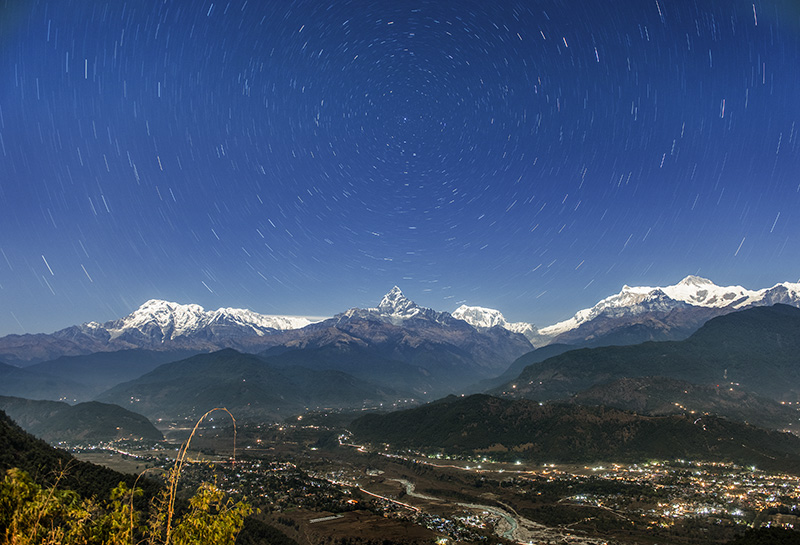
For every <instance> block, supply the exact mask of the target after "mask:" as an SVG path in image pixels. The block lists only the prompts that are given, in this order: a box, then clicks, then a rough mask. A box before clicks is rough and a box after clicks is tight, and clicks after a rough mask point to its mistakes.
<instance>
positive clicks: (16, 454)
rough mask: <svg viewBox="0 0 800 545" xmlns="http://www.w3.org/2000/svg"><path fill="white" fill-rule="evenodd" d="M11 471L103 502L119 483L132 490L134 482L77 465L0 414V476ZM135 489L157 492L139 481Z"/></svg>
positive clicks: (94, 467) (131, 477)
mask: <svg viewBox="0 0 800 545" xmlns="http://www.w3.org/2000/svg"><path fill="white" fill-rule="evenodd" d="M13 467H16V468H20V469H22V470H24V471H26V472H27V473H28V474H30V475H31V477H33V479H34V481H36V482H37V483H38V484H40V485H43V486H52V485H54V484H56V483H58V487H59V488H62V489H70V490H74V491H76V492H78V493H79V494H80V495H81V496H84V497H92V496H96V497H99V498H107V497H108V495H109V493H110V492H111V490H112V489H113V488H114V487H116V486H117V485H118V484H119V483H120V482H125V483H126V484H127V485H128V486H129V487H132V486H133V484H134V482H135V481H136V476H135V475H126V474H123V473H118V472H116V471H113V470H111V469H108V468H105V467H102V466H97V465H94V464H90V463H88V462H81V461H79V460H77V459H76V458H74V457H73V456H72V455H70V454H69V453H67V452H65V451H63V450H59V449H56V448H53V447H51V446H50V445H48V444H47V443H45V442H44V441H43V440H41V439H37V438H36V437H34V436H32V435H30V434H29V433H27V432H25V431H23V430H22V428H20V427H19V426H18V425H17V424H15V423H14V422H13V421H12V420H11V419H10V418H9V417H8V415H6V414H5V413H4V412H3V411H0V474H5V472H6V470H8V469H11V468H13ZM62 472H63V475H61V474H62ZM60 475H61V476H60ZM59 476H60V478H59ZM137 486H139V487H142V488H144V489H145V492H146V493H147V495H148V496H150V497H152V496H153V495H154V494H155V492H156V490H157V485H156V484H155V483H153V482H151V481H149V480H148V479H139V482H138V483H137Z"/></svg>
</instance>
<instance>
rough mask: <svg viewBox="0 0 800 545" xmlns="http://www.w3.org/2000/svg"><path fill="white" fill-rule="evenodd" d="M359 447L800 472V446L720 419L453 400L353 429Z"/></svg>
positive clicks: (370, 419) (371, 419) (367, 420)
mask: <svg viewBox="0 0 800 545" xmlns="http://www.w3.org/2000/svg"><path fill="white" fill-rule="evenodd" d="M350 430H351V431H352V432H353V434H354V437H355V440H356V441H367V442H372V443H389V444H390V445H392V446H395V447H398V448H419V449H426V450H443V451H446V452H452V453H462V454H481V453H483V454H486V453H490V454H491V456H493V457H497V458H501V459H509V460H514V459H520V458H524V459H527V460H531V461H536V462H593V461H618V462H623V461H627V462H635V461H643V460H648V459H653V458H655V459H677V458H683V459H693V460H707V461H730V462H736V463H740V464H748V465H752V464H754V465H756V466H758V467H761V468H772V469H779V470H782V471H793V472H800V454H799V453H800V450H799V449H800V438H798V437H796V436H794V435H791V434H788V433H780V432H774V431H767V430H762V429H759V428H756V427H753V426H748V425H746V424H740V423H736V422H732V421H729V420H725V419H722V418H718V417H707V416H703V417H700V418H698V417H696V416H687V415H669V416H641V415H637V414H634V413H629V412H625V411H621V410H618V409H611V408H605V407H585V406H575V405H564V404H544V405H541V404H539V403H537V402H533V401H529V400H519V401H512V400H509V399H500V398H496V397H490V396H486V395H473V396H468V397H454V396H450V397H448V398H445V399H443V400H440V401H437V402H434V403H430V404H427V405H424V406H422V407H417V408H414V409H408V410H404V411H397V412H393V413H389V414H382V415H381V414H369V415H365V416H363V417H361V418H359V419H357V420H355V421H354V422H353V423H352V424H351V425H350Z"/></svg>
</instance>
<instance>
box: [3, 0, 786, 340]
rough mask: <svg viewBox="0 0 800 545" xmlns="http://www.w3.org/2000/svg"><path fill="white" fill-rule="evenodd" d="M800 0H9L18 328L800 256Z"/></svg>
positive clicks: (541, 307) (534, 288)
mask: <svg viewBox="0 0 800 545" xmlns="http://www.w3.org/2000/svg"><path fill="white" fill-rule="evenodd" d="M798 67H800V8H798V4H797V2H795V1H793V0H783V1H780V0H779V1H768V0H758V1H756V2H755V3H753V2H752V1H750V0H748V1H746V2H743V1H738V0H698V1H689V0H679V1H676V0H658V1H656V0H652V1H650V0H622V1H620V0H613V1H611V0H602V1H598V0H569V1H563V2H562V1H556V0H541V1H539V0H537V1H534V0H529V1H520V2H514V1H503V0H499V1H494V2H487V1H485V0H474V1H473V0H462V1H456V0H453V1H448V2H441V1H438V0H436V1H429V0H419V1H405V0H403V1H398V0H385V1H348V0H339V1H333V2H324V1H321V0H301V1H294V2H290V1H288V0H279V1H278V0H258V1H256V0H249V1H243V0H241V1H240V0H231V1H230V2H229V1H227V0H223V1H221V2H218V1H215V2H209V1H191V0H181V1H170V0H136V1H131V2H122V1H119V2H118V1H109V2H101V1H92V0H58V1H51V2H44V1H38V2H37V1H30V2H26V1H13V0H11V1H5V2H0V250H1V251H2V252H1V253H0V334H7V333H21V332H39V331H43V332H49V331H53V330H55V329H59V328H61V327H65V326H68V325H71V324H74V323H80V322H84V321H88V320H98V321H104V320H108V319H112V318H116V317H119V316H122V315H125V314H127V313H128V312H130V311H131V310H133V309H134V308H136V307H138V306H139V305H140V304H141V303H142V302H144V301H145V300H147V299H150V298H163V299H168V300H173V301H178V302H182V303H189V302H194V303H199V304H201V305H203V306H205V307H206V308H217V307H220V306H233V307H245V308H251V309H253V310H256V311H259V312H263V313H275V314H308V315H331V314H333V313H336V312H339V311H343V310H345V309H347V308H349V307H351V306H369V305H375V304H376V303H377V302H378V300H379V299H380V297H381V295H382V294H383V293H385V292H386V291H388V290H389V289H390V288H391V287H392V286H393V285H395V284H397V285H399V286H400V287H401V288H402V289H403V290H404V292H405V293H406V294H407V295H409V296H410V297H411V298H413V299H414V300H416V301H417V302H419V303H420V304H424V305H426V306H431V307H434V308H436V309H439V310H451V311H452V310H453V309H455V308H456V306H458V304H460V303H461V302H467V303H468V304H477V305H483V306H490V307H494V308H498V309H500V310H502V311H503V312H504V313H505V314H506V315H507V317H509V318H510V319H513V320H526V321H532V322H535V323H537V324H538V325H548V324H550V323H552V322H554V321H556V320H558V319H563V318H566V317H568V316H570V315H571V314H572V313H573V312H575V311H576V310H578V309H579V308H583V307H586V306H590V305H592V304H594V303H595V302H596V301H597V300H598V299H600V298H602V297H605V296H607V295H609V294H611V293H614V292H616V291H618V290H619V288H620V287H621V286H622V284H626V283H627V284H631V285H634V284H637V285H638V284H649V285H666V284H671V283H675V282H677V281H678V280H680V279H681V278H682V277H683V276H685V275H687V274H700V275H703V276H706V277H709V278H711V279H712V280H714V281H715V282H717V283H718V284H741V285H744V286H746V287H750V288H761V287H767V286H770V285H773V284H775V283H777V282H780V281H797V280H798V277H799V276H800V212H799V211H800V174H798V173H799V172H800V154H798V148H799V146H798V132H800V124H798V120H800V102H799V99H798V97H800V68H798Z"/></svg>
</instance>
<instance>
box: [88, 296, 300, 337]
mask: <svg viewBox="0 0 800 545" xmlns="http://www.w3.org/2000/svg"><path fill="white" fill-rule="evenodd" d="M311 323H312V321H311V320H309V319H308V318H302V317H298V316H268V315H264V314H258V313H256V312H253V311H251V310H246V309H237V308H220V309H217V310H214V311H207V310H205V309H204V308H203V307H201V306H200V305H195V304H190V305H182V304H180V303H172V302H170V301H162V300H159V299H151V300H149V301H147V302H145V303H144V304H143V305H142V306H140V307H139V308H138V309H136V310H135V311H133V312H132V313H131V314H129V315H128V316H126V317H124V318H121V319H119V320H114V321H111V322H107V323H105V324H103V325H102V326H101V325H100V324H96V323H94V322H92V323H89V324H84V326H83V329H84V330H85V331H88V330H91V331H93V332H94V331H97V330H98V329H105V330H106V331H108V333H109V334H110V338H111V339H116V338H121V337H129V336H130V335H132V334H135V335H137V336H139V335H144V336H145V337H148V338H151V339H154V340H155V339H159V340H160V341H161V342H164V341H167V340H174V339H177V338H185V337H190V336H192V335H196V334H199V333H201V332H206V334H208V333H209V331H210V332H211V333H213V331H214V330H220V329H228V330H230V329H232V328H233V329H236V330H238V331H240V332H241V333H243V334H251V335H257V336H262V335H264V334H266V333H268V332H269V331H271V330H285V329H299V328H302V327H305V326H307V325H309V324H311Z"/></svg>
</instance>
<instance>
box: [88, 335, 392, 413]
mask: <svg viewBox="0 0 800 545" xmlns="http://www.w3.org/2000/svg"><path fill="white" fill-rule="evenodd" d="M394 396H395V392H394V391H392V390H389V389H382V388H379V387H377V386H375V385H373V384H371V383H368V382H365V381H362V380H359V379H356V378H355V377H353V376H351V375H348V374H346V373H341V372H338V371H330V370H314V369H308V368H305V367H291V368H279V367H276V366H274V365H271V364H270V363H268V362H267V361H265V359H264V358H262V357H260V356H256V355H253V354H242V353H240V352H237V351H235V350H233V349H225V350H220V351H218V352H214V353H211V354H200V355H197V356H193V357H191V358H188V359H185V360H181V361H177V362H171V363H167V364H164V365H161V366H159V367H157V368H156V369H154V370H153V371H151V372H149V373H146V374H145V375H142V376H141V377H139V378H137V379H135V380H132V381H129V382H125V383H123V384H120V385H118V386H115V387H114V388H111V389H110V390H108V391H106V392H104V393H103V394H101V395H100V396H99V397H98V400H99V401H104V402H107V403H116V404H119V405H122V406H125V407H129V408H131V409H135V410H136V411H137V412H139V413H141V414H144V415H146V416H148V417H150V418H169V419H174V418H195V417H197V416H200V415H202V414H203V413H205V412H206V411H208V410H209V409H212V408H214V407H226V408H228V409H229V410H230V411H232V412H234V413H235V414H236V416H237V418H239V417H240V415H241V416H242V417H245V418H246V417H251V418H277V419H280V418H282V417H285V416H286V414H287V412H291V411H298V410H305V409H306V408H313V407H361V406H362V405H364V404H367V405H378V404H380V403H388V402H391V401H393V400H394Z"/></svg>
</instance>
